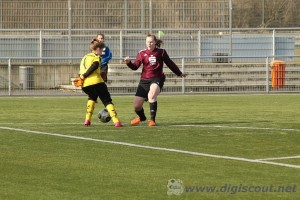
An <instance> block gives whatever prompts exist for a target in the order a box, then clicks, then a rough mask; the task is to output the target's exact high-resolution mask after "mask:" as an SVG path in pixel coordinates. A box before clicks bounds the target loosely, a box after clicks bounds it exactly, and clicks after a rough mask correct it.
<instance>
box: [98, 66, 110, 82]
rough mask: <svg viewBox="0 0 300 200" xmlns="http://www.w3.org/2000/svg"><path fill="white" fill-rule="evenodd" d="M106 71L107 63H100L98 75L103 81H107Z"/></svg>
mask: <svg viewBox="0 0 300 200" xmlns="http://www.w3.org/2000/svg"><path fill="white" fill-rule="evenodd" d="M107 72H108V65H107V64H105V65H101V68H100V76H101V77H102V79H103V80H104V82H107Z"/></svg>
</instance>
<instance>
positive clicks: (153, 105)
mask: <svg viewBox="0 0 300 200" xmlns="http://www.w3.org/2000/svg"><path fill="white" fill-rule="evenodd" d="M156 111H157V101H155V102H153V103H150V116H151V120H153V121H155V117H156Z"/></svg>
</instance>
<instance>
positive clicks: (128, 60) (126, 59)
mask: <svg viewBox="0 0 300 200" xmlns="http://www.w3.org/2000/svg"><path fill="white" fill-rule="evenodd" d="M124 61H125V63H126V64H128V63H130V62H131V60H130V58H129V57H128V56H126V57H125V58H124Z"/></svg>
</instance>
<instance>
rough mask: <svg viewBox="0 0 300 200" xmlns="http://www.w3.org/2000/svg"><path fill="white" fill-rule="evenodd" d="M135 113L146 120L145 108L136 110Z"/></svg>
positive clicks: (142, 119)
mask: <svg viewBox="0 0 300 200" xmlns="http://www.w3.org/2000/svg"><path fill="white" fill-rule="evenodd" d="M135 113H136V114H137V115H138V116H139V118H140V120H141V121H145V120H146V115H145V112H144V108H142V110H140V111H135Z"/></svg>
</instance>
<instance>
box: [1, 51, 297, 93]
mask: <svg viewBox="0 0 300 200" xmlns="http://www.w3.org/2000/svg"><path fill="white" fill-rule="evenodd" d="M283 57H284V56H281V57H275V58H274V57H264V58H263V57H251V58H252V59H258V60H260V59H262V58H263V59H264V60H265V62H264V63H261V62H255V63H248V64H246V63H195V62H192V61H190V59H191V57H180V58H178V57H177V58H173V60H174V61H175V62H176V63H177V65H178V66H179V67H180V68H181V70H182V71H183V72H185V73H187V74H188V77H186V78H185V79H181V78H179V77H177V76H176V75H174V74H173V73H172V72H171V71H170V70H169V69H168V68H167V67H165V69H164V71H165V74H166V77H167V79H166V82H165V86H164V89H163V92H164V93H165V94H199V93H249V92H250V93H251V92H252V93H278V92H297V93H299V92H300V62H299V61H298V62H283V61H282V63H283V64H282V65H281V66H280V68H278V69H277V68H276V66H275V65H274V64H273V65H272V64H271V61H272V60H274V59H275V60H278V58H283ZM205 58H207V57H197V58H195V59H205ZM233 58H234V57H232V58H231V59H233ZM29 59H30V60H32V59H34V58H29ZM54 59H56V60H60V59H61V58H54ZM46 60H49V59H42V63H45V61H46ZM72 60H73V62H71V64H66V63H63V62H61V63H50V64H39V63H37V62H33V63H30V62H28V63H27V64H23V62H22V61H23V58H22V59H17V58H13V59H8V60H3V59H2V62H3V63H4V61H5V62H6V65H1V66H0V74H1V75H0V96H17V95H22V96H23V95H83V94H82V92H81V89H80V88H76V87H74V86H73V85H72V83H71V81H72V80H73V79H74V78H75V77H76V76H77V74H78V70H79V60H80V58H72ZM294 60H295V59H294ZM20 61H21V62H20ZM119 61H120V60H118V59H117V60H114V62H113V63H118V62H119ZM140 73H141V70H138V71H131V70H130V69H129V68H128V67H127V66H126V65H125V64H124V63H122V64H110V66H109V74H108V83H107V84H108V87H109V90H110V92H111V93H112V94H134V92H135V90H136V87H137V84H138V82H139V78H140Z"/></svg>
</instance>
